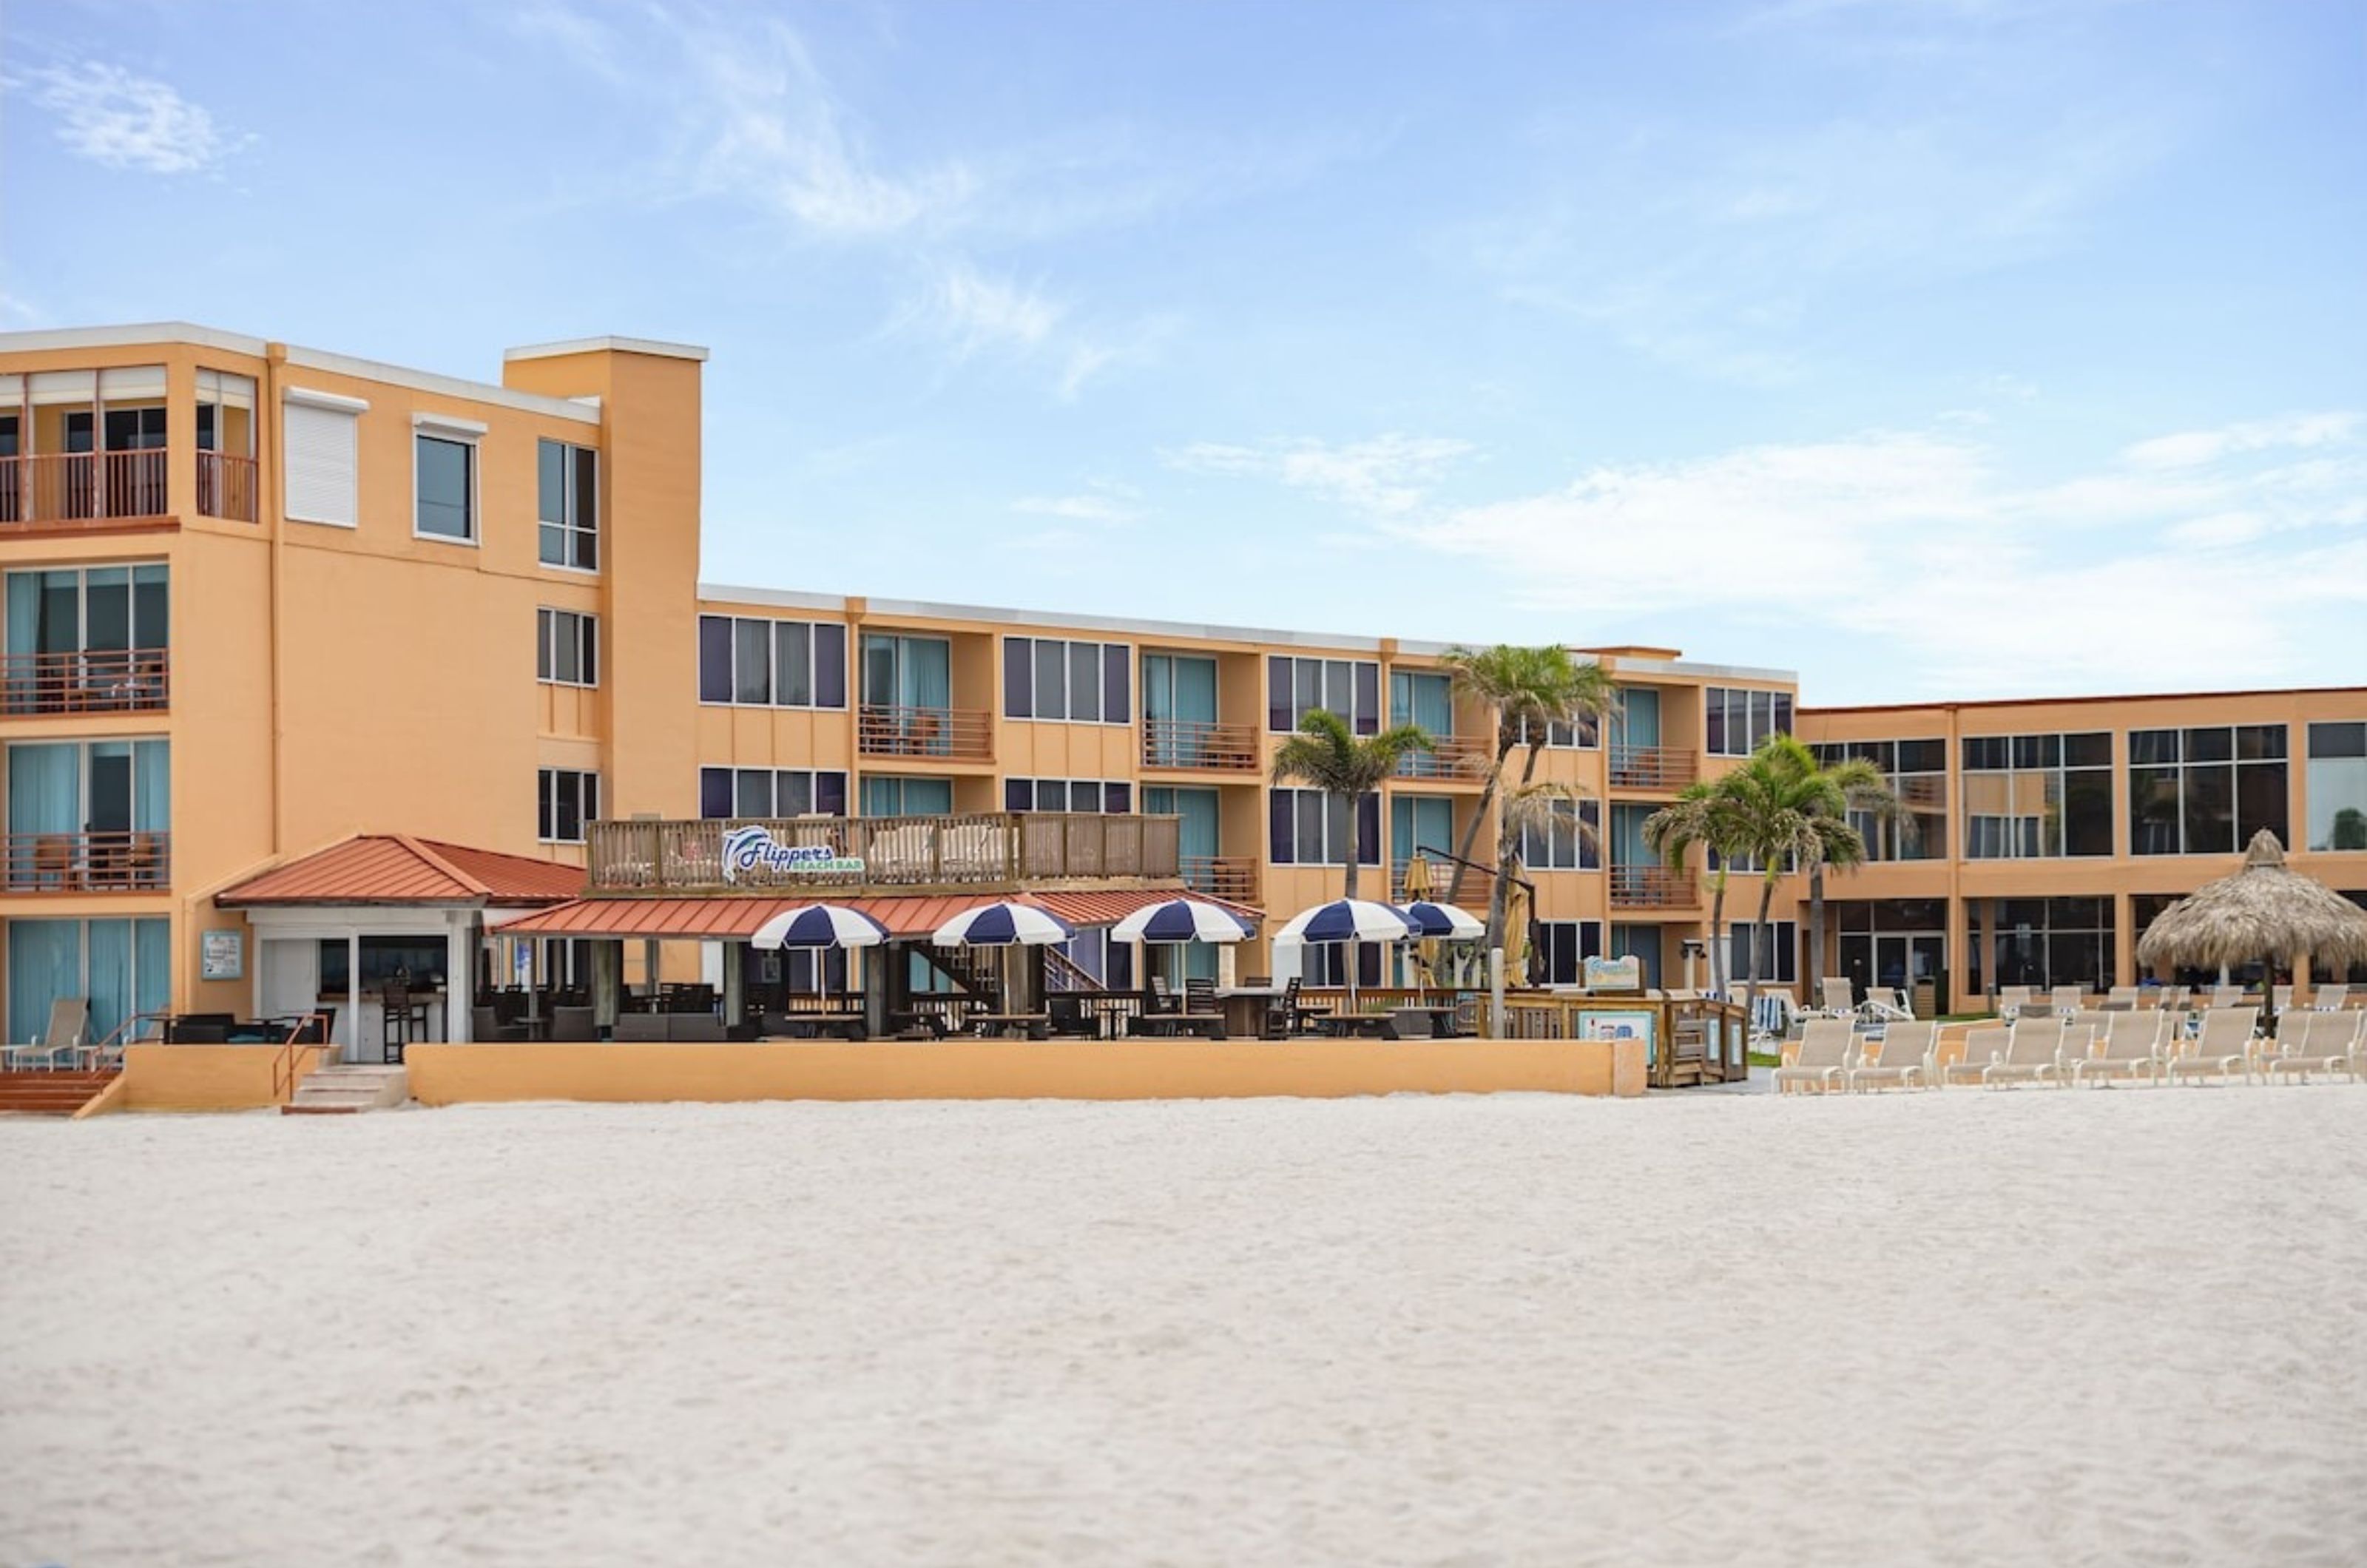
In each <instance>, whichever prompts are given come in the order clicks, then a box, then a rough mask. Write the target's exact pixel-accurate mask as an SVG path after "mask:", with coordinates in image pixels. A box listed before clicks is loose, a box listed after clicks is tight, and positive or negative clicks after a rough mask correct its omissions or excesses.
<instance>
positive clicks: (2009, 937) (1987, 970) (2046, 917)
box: [1966, 898, 2144, 994]
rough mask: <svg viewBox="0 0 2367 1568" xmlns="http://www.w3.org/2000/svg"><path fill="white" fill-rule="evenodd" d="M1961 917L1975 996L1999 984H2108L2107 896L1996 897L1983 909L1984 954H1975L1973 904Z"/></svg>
mask: <svg viewBox="0 0 2367 1568" xmlns="http://www.w3.org/2000/svg"><path fill="white" fill-rule="evenodd" d="M1966 914H1967V915H1968V917H1969V919H1967V921H1966V935H1967V937H1968V938H1969V939H1970V941H1971V943H1972V959H1973V963H1972V976H1971V978H1972V981H1973V989H1974V991H1975V993H1976V994H1978V993H1980V992H1983V991H1991V990H1995V989H1996V988H1997V987H2000V986H2035V987H2039V988H2041V989H2044V988H2046V987H2052V986H2091V987H2096V988H2097V989H2100V990H2101V989H2107V988H2109V987H2111V986H2112V977H2113V956H2114V945H2115V938H2114V935H2113V931H2112V899H2110V898H1999V899H1997V900H1996V901H1994V902H1993V903H1991V904H1990V905H1989V907H1988V911H1987V914H1988V938H1989V941H1988V947H1989V951H1988V953H1986V954H1985V953H1982V951H1981V931H1982V929H1983V928H1982V924H1981V918H1982V914H1983V911H1982V909H1981V908H1980V906H1979V904H1978V903H1977V902H1976V903H1975V904H1974V905H1973V906H1972V907H1971V908H1968V909H1967V910H1966ZM2138 929H2139V930H2143V929H2144V928H2143V927H2142V926H2140V927H2139V928H2138Z"/></svg>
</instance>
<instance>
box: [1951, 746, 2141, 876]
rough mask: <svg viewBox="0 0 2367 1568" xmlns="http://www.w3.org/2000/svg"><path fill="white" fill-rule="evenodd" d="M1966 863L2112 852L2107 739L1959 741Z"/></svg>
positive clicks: (2043, 858) (2109, 748)
mask: <svg viewBox="0 0 2367 1568" xmlns="http://www.w3.org/2000/svg"><path fill="white" fill-rule="evenodd" d="M1964 764H1965V766H1964V774H1965V784H1964V788H1965V859H1967V860H2034V859H2035V860H2045V859H2059V858H2062V857H2065V856H2072V855H2109V854H2111V853H2112V736H2111V735H2110V734H2109V733H2107V732H2105V731H2102V730H2093V731H2085V732H2081V733H2078V734H2071V735H1976V736H1968V737H1966V738H1965V742H1964Z"/></svg>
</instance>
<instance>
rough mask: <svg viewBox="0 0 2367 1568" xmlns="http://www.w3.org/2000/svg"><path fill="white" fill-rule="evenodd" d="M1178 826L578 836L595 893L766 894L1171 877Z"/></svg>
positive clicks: (1152, 821)
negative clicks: (587, 854)
mask: <svg viewBox="0 0 2367 1568" xmlns="http://www.w3.org/2000/svg"><path fill="white" fill-rule="evenodd" d="M745 829H756V830H757V831H755V832H753V833H746V832H743V830H745ZM1179 830H1180V824H1179V822H1178V821H1177V819H1176V818H1172V817H1134V816H1120V815H1106V816H1105V815H1101V814H1098V813H1093V812H1063V811H1033V812H1010V811H988V812H975V813H971V814H968V815H966V816H951V817H876V818H862V817H857V818H844V817H828V818H824V817H800V818H788V819H774V820H731V821H697V822H694V821H662V822H632V821H626V822H594V823H591V824H589V825H587V827H586V829H585V837H586V840H587V841H588V843H589V844H590V847H591V856H590V859H591V866H590V871H589V882H588V886H589V887H590V890H591V891H593V892H595V893H622V892H634V893H646V892H650V891H653V890H666V891H683V892H709V893H729V892H767V893H777V892H780V891H783V890H790V891H801V890H805V889H809V888H824V887H834V888H841V889H844V888H863V887H869V888H888V887H928V886H962V887H1016V886H1019V885H1020V884H1022V883H1025V882H1039V881H1042V882H1048V881H1059V880H1062V879H1070V878H1118V879H1125V878H1149V877H1175V876H1178V875H1180V874H1181V873H1180V869H1179V859H1178V855H1177V850H1176V846H1177V840H1178V836H1179ZM727 846H728V847H729V849H730V857H729V860H728V863H727V854H726V852H727Z"/></svg>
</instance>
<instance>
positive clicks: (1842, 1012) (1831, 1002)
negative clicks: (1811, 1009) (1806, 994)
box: [1817, 975, 1857, 1018]
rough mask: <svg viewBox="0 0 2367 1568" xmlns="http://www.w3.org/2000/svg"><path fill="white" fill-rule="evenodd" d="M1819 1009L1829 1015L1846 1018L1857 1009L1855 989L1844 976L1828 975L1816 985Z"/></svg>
mask: <svg viewBox="0 0 2367 1568" xmlns="http://www.w3.org/2000/svg"><path fill="white" fill-rule="evenodd" d="M1817 1001H1818V1009H1819V1010H1821V1011H1823V1012H1824V1013H1825V1014H1827V1015H1828V1016H1829V1017H1832V1018H1847V1017H1849V1016H1850V1015H1851V1014H1852V1013H1854V1012H1856V1011H1857V991H1856V988H1855V987H1852V985H1851V984H1850V983H1849V980H1848V978H1847V977H1846V976H1840V975H1828V976H1825V977H1824V979H1822V980H1821V981H1819V982H1818V985H1817Z"/></svg>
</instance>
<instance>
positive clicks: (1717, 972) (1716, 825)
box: [1644, 779, 1738, 993]
mask: <svg viewBox="0 0 2367 1568" xmlns="http://www.w3.org/2000/svg"><path fill="white" fill-rule="evenodd" d="M1644 842H1645V843H1646V844H1647V845H1648V846H1649V847H1650V848H1651V850H1652V851H1653V852H1654V853H1656V854H1658V855H1659V856H1660V857H1661V859H1662V860H1663V861H1665V862H1667V863H1669V864H1671V865H1682V864H1683V863H1684V859H1685V852H1686V851H1687V850H1689V849H1691V848H1692V847H1693V846H1694V845H1695V844H1699V845H1701V846H1702V848H1704V849H1705V850H1707V851H1708V852H1709V853H1710V858H1711V859H1712V860H1713V861H1715V862H1716V865H1715V866H1714V867H1713V868H1712V869H1711V871H1710V874H1709V880H1710V900H1709V987H1710V990H1711V991H1712V992H1713V993H1722V992H1723V991H1724V990H1725V989H1726V874H1727V865H1728V864H1729V863H1731V862H1732V861H1733V859H1734V857H1735V854H1736V852H1737V851H1736V845H1737V843H1738V831H1737V825H1736V821H1735V814H1734V810H1733V807H1732V804H1731V802H1729V801H1728V800H1727V797H1726V796H1724V795H1720V794H1719V793H1718V789H1717V785H1716V784H1713V783H1711V782H1710V781H1709V780H1707V779H1698V780H1695V781H1694V782H1693V783H1692V784H1687V785H1686V786H1685V787H1684V789H1683V790H1682V792H1680V793H1679V795H1677V799H1676V804H1674V805H1672V806H1664V807H1660V809H1659V810H1658V811H1655V812H1653V813H1652V815H1651V816H1649V817H1648V818H1645V819H1644Z"/></svg>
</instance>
